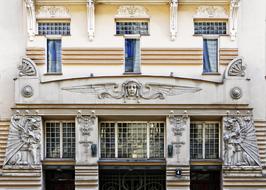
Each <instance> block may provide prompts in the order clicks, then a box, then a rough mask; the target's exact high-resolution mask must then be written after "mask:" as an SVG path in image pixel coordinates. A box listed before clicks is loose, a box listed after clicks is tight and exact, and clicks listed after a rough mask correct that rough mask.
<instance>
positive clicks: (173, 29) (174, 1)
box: [170, 0, 178, 41]
mask: <svg viewBox="0 0 266 190" xmlns="http://www.w3.org/2000/svg"><path fill="white" fill-rule="evenodd" d="M177 10H178V0H171V1H170V37H171V40H172V41H174V40H175V39H176V37H177Z"/></svg>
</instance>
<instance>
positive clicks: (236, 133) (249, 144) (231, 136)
mask: <svg viewBox="0 0 266 190" xmlns="http://www.w3.org/2000/svg"><path fill="white" fill-rule="evenodd" d="M223 122H224V133H223V140H224V165H226V166H260V165H261V163H260V157H259V152H258V145H257V139H256V130H255V127H254V122H253V119H252V116H249V115H247V116H240V115H236V116H230V115H228V116H226V117H224V119H223Z"/></svg>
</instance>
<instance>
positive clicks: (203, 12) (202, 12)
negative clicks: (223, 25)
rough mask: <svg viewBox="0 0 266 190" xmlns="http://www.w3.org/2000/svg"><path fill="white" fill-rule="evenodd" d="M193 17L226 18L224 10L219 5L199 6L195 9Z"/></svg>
mask: <svg viewBox="0 0 266 190" xmlns="http://www.w3.org/2000/svg"><path fill="white" fill-rule="evenodd" d="M193 18H194V19H213V18H215V19H228V15H227V14H226V11H225V9H224V8H223V7H221V6H200V7H198V9H197V12H196V14H195V15H194V17H193Z"/></svg>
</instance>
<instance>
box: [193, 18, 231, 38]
mask: <svg viewBox="0 0 266 190" xmlns="http://www.w3.org/2000/svg"><path fill="white" fill-rule="evenodd" d="M226 31H227V23H226V22H210V21H204V22H199V21H196V22H194V34H196V35H202V34H218V35H225V34H227V32H226Z"/></svg>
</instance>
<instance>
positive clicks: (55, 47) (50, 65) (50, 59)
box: [47, 39, 62, 73]
mask: <svg viewBox="0 0 266 190" xmlns="http://www.w3.org/2000/svg"><path fill="white" fill-rule="evenodd" d="M61 44H62V43H61V39H47V72H48V73H60V72H62V64H61V54H62V53H61V49H62V47H61V46H62V45H61Z"/></svg>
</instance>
